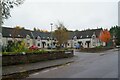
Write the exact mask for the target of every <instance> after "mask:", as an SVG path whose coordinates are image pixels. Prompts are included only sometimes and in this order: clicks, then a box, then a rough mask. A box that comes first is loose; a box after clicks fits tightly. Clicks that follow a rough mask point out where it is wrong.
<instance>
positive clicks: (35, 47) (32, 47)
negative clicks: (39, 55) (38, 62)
mask: <svg viewBox="0 0 120 80" xmlns="http://www.w3.org/2000/svg"><path fill="white" fill-rule="evenodd" d="M29 49H30V50H38V49H39V48H38V47H37V46H35V45H32V46H31V47H30V48H29Z"/></svg>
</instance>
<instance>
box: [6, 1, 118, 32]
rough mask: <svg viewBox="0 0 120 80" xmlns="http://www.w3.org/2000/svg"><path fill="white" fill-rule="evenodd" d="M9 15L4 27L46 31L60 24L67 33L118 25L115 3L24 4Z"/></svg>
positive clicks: (50, 2) (44, 2) (63, 2)
mask: <svg viewBox="0 0 120 80" xmlns="http://www.w3.org/2000/svg"><path fill="white" fill-rule="evenodd" d="M88 1H89V2H88ZM11 15H12V17H11V18H9V19H8V20H5V24H4V25H5V26H10V27H14V26H16V25H20V26H22V27H25V28H26V29H31V30H32V29H33V28H34V27H36V28H39V29H44V30H48V31H50V23H53V24H54V25H53V29H55V24H57V22H58V21H61V22H63V23H64V25H65V26H66V28H67V29H69V30H76V29H77V30H83V29H88V28H91V29H92V28H94V29H95V28H97V27H98V28H101V27H102V28H110V27H111V26H114V25H117V24H118V0H25V2H24V3H23V4H22V5H20V6H19V7H15V8H14V9H12V10H11Z"/></svg>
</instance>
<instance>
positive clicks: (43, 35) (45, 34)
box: [2, 27, 50, 39]
mask: <svg viewBox="0 0 120 80" xmlns="http://www.w3.org/2000/svg"><path fill="white" fill-rule="evenodd" d="M31 33H33V35H34V37H35V38H37V37H38V36H40V37H41V38H42V39H46V38H47V37H50V33H49V32H38V31H31V30H26V29H15V28H8V27H2V35H3V37H13V36H14V37H15V38H26V35H29V36H30V37H31V38H33V36H32V34H31ZM10 35H11V36H10ZM18 35H19V36H18Z"/></svg>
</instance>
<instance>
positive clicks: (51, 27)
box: [50, 23, 53, 50]
mask: <svg viewBox="0 0 120 80" xmlns="http://www.w3.org/2000/svg"><path fill="white" fill-rule="evenodd" d="M50 25H51V50H52V47H53V42H52V25H53V23H50Z"/></svg>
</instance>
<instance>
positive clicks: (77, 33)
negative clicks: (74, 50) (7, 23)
mask: <svg viewBox="0 0 120 80" xmlns="http://www.w3.org/2000/svg"><path fill="white" fill-rule="evenodd" d="M101 30H102V28H99V29H92V30H84V31H69V32H68V33H69V39H73V37H74V36H76V37H77V39H80V38H81V36H82V39H83V38H91V36H92V35H93V33H95V34H96V35H97V37H98V36H99V35H100V31H101ZM31 32H32V33H33V35H34V37H35V38H37V37H38V36H40V37H41V39H47V38H48V37H49V38H50V36H51V33H50V32H39V31H31V30H26V29H16V28H8V27H2V35H3V37H12V36H13V35H14V37H16V38H19V37H20V38H26V35H29V36H30V37H31V38H33V37H32V34H31ZM10 35H11V36H10ZM18 35H19V36H18ZM87 36H88V37H87ZM53 37H54V35H53ZM54 38H55V37H54Z"/></svg>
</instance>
